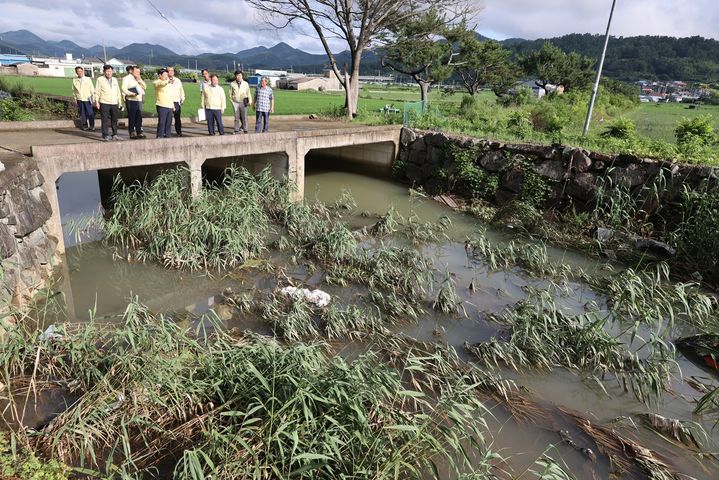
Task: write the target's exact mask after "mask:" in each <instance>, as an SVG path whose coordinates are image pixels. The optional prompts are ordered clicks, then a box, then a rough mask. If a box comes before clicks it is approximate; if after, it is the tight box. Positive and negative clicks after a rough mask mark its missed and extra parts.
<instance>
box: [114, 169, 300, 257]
mask: <svg viewBox="0 0 719 480" xmlns="http://www.w3.org/2000/svg"><path fill="white" fill-rule="evenodd" d="M113 192H114V193H113V196H112V214H111V215H110V216H109V217H108V218H107V219H106V220H105V221H104V222H103V224H102V226H103V230H104V233H105V238H106V240H107V241H108V242H109V243H112V244H114V245H116V246H117V247H118V248H119V249H121V250H124V251H125V253H130V254H131V255H133V256H135V257H137V258H138V259H140V260H142V261H146V260H152V261H158V262H161V263H163V264H164V265H165V266H166V267H171V268H181V269H189V270H198V269H217V268H231V267H235V266H237V265H240V264H242V263H244V262H245V261H247V260H249V259H252V258H256V257H257V256H258V255H259V254H260V252H262V251H263V249H264V244H265V241H264V239H265V235H266V233H267V232H268V229H269V222H270V218H269V216H270V215H272V214H273V213H274V212H273V211H272V210H273V209H276V208H281V206H282V205H284V204H285V203H286V202H287V189H286V188H285V187H283V186H282V184H280V182H278V181H275V180H272V177H271V175H270V174H269V172H267V171H266V172H265V173H264V174H263V175H262V176H260V177H259V179H255V178H254V177H253V176H252V175H251V174H250V173H249V172H247V171H246V170H244V169H236V168H230V169H228V170H227V171H226V172H225V177H224V180H223V182H222V185H221V186H212V187H209V188H207V189H204V190H203V192H202V195H200V196H199V197H198V198H196V199H193V198H192V197H191V195H190V188H189V171H188V170H187V169H184V168H177V169H175V170H172V171H170V172H167V173H165V174H163V175H160V176H159V177H158V178H157V179H155V180H154V181H152V182H151V183H150V184H149V185H141V184H140V183H135V184H132V185H130V186H125V185H124V184H122V183H121V180H120V179H119V178H117V179H116V181H115V185H114V187H113ZM265 207H266V208H265ZM123 256H125V255H123Z"/></svg>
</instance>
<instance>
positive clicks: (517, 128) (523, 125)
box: [507, 110, 532, 138]
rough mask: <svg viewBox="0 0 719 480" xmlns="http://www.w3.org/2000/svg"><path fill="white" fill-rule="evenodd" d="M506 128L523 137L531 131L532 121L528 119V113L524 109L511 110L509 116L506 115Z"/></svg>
mask: <svg viewBox="0 0 719 480" xmlns="http://www.w3.org/2000/svg"><path fill="white" fill-rule="evenodd" d="M507 129H508V130H509V131H510V132H511V133H513V134H514V135H517V136H518V137H521V138H524V137H526V136H528V135H529V134H530V133H531V131H532V122H531V121H530V119H529V114H528V113H527V112H526V111H524V110H515V111H513V112H511V113H510V114H509V117H507Z"/></svg>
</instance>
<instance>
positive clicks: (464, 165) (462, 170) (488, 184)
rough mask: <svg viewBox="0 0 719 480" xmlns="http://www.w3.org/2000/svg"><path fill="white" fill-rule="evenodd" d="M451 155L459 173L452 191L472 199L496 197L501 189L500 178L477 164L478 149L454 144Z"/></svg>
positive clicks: (451, 187)
mask: <svg viewBox="0 0 719 480" xmlns="http://www.w3.org/2000/svg"><path fill="white" fill-rule="evenodd" d="M449 154H450V155H451V157H452V160H453V161H454V165H455V168H456V172H457V173H456V184H454V185H451V186H450V189H451V190H457V191H458V192H460V193H462V194H465V195H467V196H469V197H471V198H490V197H492V196H493V195H494V193H495V192H496V191H497V189H498V188H499V178H498V177H497V176H496V175H493V174H491V173H488V172H487V171H486V170H484V169H483V168H482V167H481V166H480V165H478V164H477V157H478V155H479V150H478V149H477V147H461V146H458V145H454V144H452V145H451V146H450V147H449Z"/></svg>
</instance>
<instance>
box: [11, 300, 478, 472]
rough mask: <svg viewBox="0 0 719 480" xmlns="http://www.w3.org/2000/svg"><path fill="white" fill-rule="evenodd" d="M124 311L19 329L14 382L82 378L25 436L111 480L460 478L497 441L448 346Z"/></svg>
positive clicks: (471, 382)
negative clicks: (231, 326)
mask: <svg viewBox="0 0 719 480" xmlns="http://www.w3.org/2000/svg"><path fill="white" fill-rule="evenodd" d="M355 313H358V312H352V311H346V312H339V311H337V312H335V313H334V314H333V318H335V319H337V318H338V316H341V315H355ZM359 313H361V312H359ZM116 320H117V322H115V323H114V326H113V327H111V328H107V327H106V326H105V327H103V326H101V325H98V324H97V323H95V322H89V323H84V324H77V325H75V326H72V325H68V324H64V325H61V326H58V328H57V329H56V333H55V335H54V337H53V338H52V339H48V338H43V337H42V336H41V335H38V332H37V331H28V330H25V329H23V328H20V327H18V328H15V329H13V330H12V331H9V332H8V334H7V337H6V339H5V341H4V342H3V343H2V345H0V358H1V359H2V360H3V367H4V368H3V370H2V372H1V373H2V376H3V377H2V380H3V382H4V383H5V385H7V388H9V389H14V388H15V386H16V383H17V382H18V381H20V382H22V381H23V379H24V378H25V373H26V372H29V371H33V372H34V374H35V375H36V378H38V379H52V383H53V384H56V383H58V382H62V383H63V384H64V383H67V382H70V381H72V382H73V384H74V385H75V387H74V393H75V395H76V398H77V400H76V401H74V402H73V403H72V404H71V405H70V406H69V407H68V409H67V410H65V411H64V412H60V413H59V415H58V416H57V418H56V419H55V420H54V421H53V422H52V424H51V425H49V426H48V427H46V428H45V429H44V430H43V434H42V435H41V436H29V437H27V438H26V440H28V441H30V442H31V443H32V446H33V448H35V449H37V450H38V451H43V452H45V453H47V455H48V456H51V457H53V458H56V459H58V460H61V461H64V462H66V463H68V464H69V463H74V464H78V465H82V466H84V467H85V468H96V469H98V470H101V471H102V473H106V474H108V475H112V476H113V477H122V478H145V477H146V476H153V475H156V474H157V470H156V469H158V468H161V471H162V472H168V471H169V472H172V471H173V470H174V478H177V479H180V480H184V479H188V480H189V479H198V478H217V479H235V478H261V477H263V476H268V475H269V477H268V478H276V479H289V478H293V479H317V480H322V479H328V480H329V479H332V480H334V479H337V478H367V477H372V478H377V479H387V480H389V479H391V478H397V476H399V477H400V478H408V479H420V478H425V475H426V474H427V472H432V471H434V465H435V464H436V463H440V462H441V463H442V464H443V465H444V467H443V468H448V470H449V471H450V472H452V474H453V475H458V474H459V472H460V471H462V470H463V469H465V468H467V466H468V464H469V462H470V458H477V457H475V455H479V456H482V454H483V452H484V450H485V449H486V448H485V447H484V446H483V440H484V437H485V435H486V433H485V432H486V428H487V427H486V424H485V422H484V420H483V416H484V415H485V414H486V412H487V411H486V409H485V407H484V406H483V404H482V402H481V400H480V398H479V396H478V392H477V391H475V389H476V388H478V386H479V385H478V383H477V379H476V378H475V377H470V376H467V375H465V374H463V373H461V372H460V370H459V369H455V368H454V367H453V365H456V364H457V363H458V362H457V360H456V356H452V354H451V353H448V352H445V351H441V350H440V349H438V348H436V349H429V350H428V349H426V348H419V347H414V346H413V344H412V343H411V342H407V341H399V340H396V341H389V340H388V339H382V338H381V337H380V340H379V341H380V342H382V343H381V344H379V345H376V346H375V347H374V348H372V349H370V350H368V351H366V352H364V353H362V354H360V355H358V356H357V357H355V358H353V359H352V361H351V362H349V361H346V360H344V359H343V358H342V356H337V355H335V354H334V353H333V352H332V351H331V350H330V349H329V347H328V346H327V345H325V344H322V343H310V344H297V345H292V346H287V345H282V344H280V343H279V342H277V341H275V340H274V339H272V338H266V337H260V336H256V335H250V334H247V335H236V336H231V335H230V334H228V333H226V332H224V331H222V330H221V329H219V328H217V327H218V326H219V325H218V324H217V320H216V319H213V317H212V316H208V317H205V318H203V319H200V321H199V323H198V324H197V325H196V327H193V328H192V329H190V330H184V329H183V328H181V327H180V326H178V325H177V324H176V323H175V322H174V321H172V320H171V319H169V318H166V317H163V316H155V315H152V314H150V313H149V312H148V311H147V309H146V308H145V307H143V306H142V305H140V304H138V303H136V302H132V303H131V304H130V305H128V307H127V309H126V311H125V312H124V314H123V315H122V318H119V319H116ZM382 345H386V347H383V346H382ZM36 352H37V355H39V356H40V359H39V360H40V361H39V362H37V363H36V359H35V358H36ZM385 352H387V354H385ZM390 352H391V355H389V353H390ZM388 358H389V361H388ZM48 383H50V382H48ZM11 411H13V410H11ZM459 451H461V452H465V453H466V455H457V452H459ZM106 458H107V459H108V460H107V461H106V460H105V459H106ZM488 458H491V455H490V456H489V457H488ZM486 467H489V465H486V466H485V468H486ZM33 468H34V467H33ZM38 468H39V471H46V472H53V474H54V472H55V470H53V469H52V468H53V467H52V466H42V465H41V466H39V467H38ZM59 472H60V473H61V472H62V470H59ZM21 478H37V479H43V480H51V479H52V480H60V479H61V478H65V477H63V476H61V474H58V475H54V476H52V475H44V476H38V475H36V476H34V477H33V476H23V477H21Z"/></svg>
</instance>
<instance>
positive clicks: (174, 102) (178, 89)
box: [72, 65, 275, 141]
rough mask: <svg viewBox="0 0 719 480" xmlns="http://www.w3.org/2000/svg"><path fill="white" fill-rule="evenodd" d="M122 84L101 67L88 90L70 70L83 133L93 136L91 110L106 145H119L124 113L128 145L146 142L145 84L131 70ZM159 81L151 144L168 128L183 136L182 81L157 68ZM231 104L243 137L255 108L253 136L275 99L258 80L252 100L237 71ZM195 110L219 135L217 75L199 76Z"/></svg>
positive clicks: (221, 103)
mask: <svg viewBox="0 0 719 480" xmlns="http://www.w3.org/2000/svg"><path fill="white" fill-rule="evenodd" d="M126 71H127V75H126V76H125V77H123V78H122V81H120V80H118V79H117V78H115V77H114V76H113V75H114V70H113V68H112V66H111V65H105V66H103V69H102V72H103V74H102V76H101V77H98V79H97V81H96V82H95V84H94V85H93V83H92V81H91V80H90V79H89V78H87V77H85V70H84V69H83V68H82V67H80V66H78V67H76V68H75V73H76V75H77V77H76V78H74V79H73V81H72V93H73V97H74V98H75V101H76V102H77V108H78V112H79V114H80V125H81V127H80V128H82V129H83V130H89V131H94V130H95V112H94V110H93V107H95V109H97V110H99V111H100V118H101V131H102V138H103V140H105V141H110V140H120V137H118V136H117V122H118V117H119V112H120V111H121V110H123V109H124V108H127V126H128V130H129V133H130V138H131V139H142V138H146V136H145V134H144V131H143V128H142V104H143V101H144V98H145V95H146V92H147V84H146V83H145V81H144V80H143V79H142V76H141V71H140V67H138V66H137V65H130V66H128V67H127V68H126ZM157 76H158V78H157V79H156V80H155V81H153V85H154V87H155V108H156V111H157V117H158V121H157V132H156V138H169V137H170V135H171V132H172V124H173V121H174V124H175V133H176V135H177V136H178V137H181V136H182V105H183V103H184V102H185V89H184V87H183V86H182V81H181V80H180V79H179V78H177V77H176V76H175V69H174V68H173V67H167V68H162V69H160V70H159V71H158V74H157ZM230 101H231V102H232V107H233V109H234V114H235V124H234V130H233V132H232V133H233V134H239V133H247V132H248V122H247V109H248V108H251V107H253V106H254V109H255V120H256V121H255V132H256V133H259V132H268V131H269V128H270V127H269V121H270V114H271V113H274V110H275V99H274V95H273V92H272V88H271V87H270V86H269V85H268V79H267V77H262V79H261V80H260V85H259V86H258V87H257V88H256V89H255V94H254V96H253V95H252V93H251V91H250V86H249V84H248V83H247V81H245V80H244V78H243V74H242V72H241V71H239V70H238V71H236V72H235V80H233V81H232V83H231V84H230ZM200 108H201V109H204V113H205V119H206V120H207V131H208V133H209V134H210V135H216V134H218V133H219V134H220V135H224V134H225V128H224V125H223V123H222V114H223V113H224V111H225V110H226V108H227V100H226V94H225V89H224V88H223V87H221V86H220V85H219V78H218V76H217V75H210V73H209V72H208V71H207V70H202V80H201V81H200Z"/></svg>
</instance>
